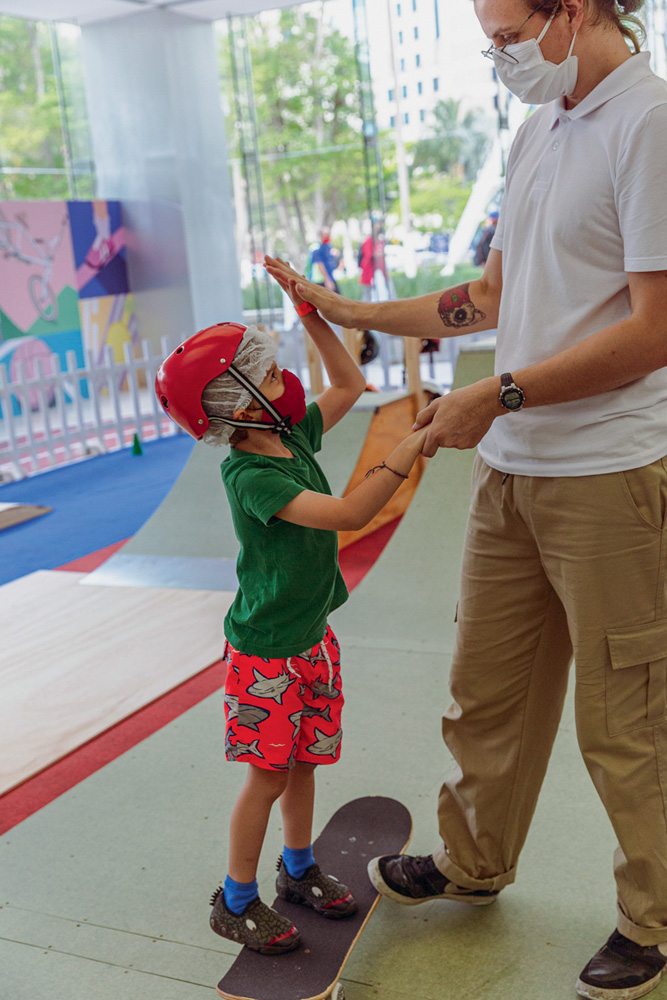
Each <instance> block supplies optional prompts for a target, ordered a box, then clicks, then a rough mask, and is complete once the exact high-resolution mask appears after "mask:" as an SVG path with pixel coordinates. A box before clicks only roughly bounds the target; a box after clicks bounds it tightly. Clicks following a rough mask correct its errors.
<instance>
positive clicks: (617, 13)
mask: <svg viewBox="0 0 667 1000" xmlns="http://www.w3.org/2000/svg"><path fill="white" fill-rule="evenodd" d="M527 5H528V9H529V10H536V9H537V8H538V7H539V8H540V10H541V11H542V12H543V13H544V14H545V16H546V17H551V15H552V14H553V13H554V11H557V10H558V9H559V8H560V6H561V0H547V2H546V3H544V4H542V3H540V0H527ZM643 6H644V0H586V4H585V8H584V9H585V13H584V17H585V18H586V20H587V21H588V23H589V24H593V25H595V24H602V23H603V22H607V24H608V25H609V27H613V28H617V29H618V31H620V33H621V34H622V35H623V37H624V38H625V40H626V42H628V44H629V45H630V47H631V48H632V49H633V51H634V52H639V50H640V49H641V46H642V43H643V42H645V41H646V29H645V27H644V25H643V23H642V22H641V21H640V19H639V18H638V17H636V16H635V15H636V13H637V11H639V10H641V8H642V7H643Z"/></svg>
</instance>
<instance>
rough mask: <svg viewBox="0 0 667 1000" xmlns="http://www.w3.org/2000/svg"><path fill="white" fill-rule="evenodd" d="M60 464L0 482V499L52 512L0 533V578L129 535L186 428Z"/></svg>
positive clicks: (167, 474)
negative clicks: (138, 446) (139, 450)
mask: <svg viewBox="0 0 667 1000" xmlns="http://www.w3.org/2000/svg"><path fill="white" fill-rule="evenodd" d="M142 447H143V454H142V455H133V454H132V449H131V448H124V449H122V450H121V451H115V452H111V453H110V454H108V455H99V456H97V457H95V458H89V459H87V460H86V461H84V462H78V463H77V464H75V465H68V466H61V467H59V468H56V469H52V470H50V471H49V472H45V473H42V474H41V475H37V476H33V477H32V478H29V479H23V480H21V481H20V482H15V483H7V484H6V485H4V486H0V503H24V504H35V505H37V506H43V507H52V508H53V512H52V513H50V514H45V515H44V516H43V517H38V518H35V519H34V520H32V521H25V522H24V523H23V524H17V525H15V526H14V527H11V528H5V529H4V530H3V531H0V584H3V583H8V582H9V581H10V580H15V579H17V578H18V577H20V576H25V575H26V573H32V572H34V571H35V570H38V569H56V568H57V567H58V566H62V565H64V564H65V563H68V562H72V561H73V560H74V559H80V558H81V557H82V556H86V555H89V553H91V552H96V551H97V550H98V549H102V548H104V547H105V546H107V545H113V544H114V543H115V542H120V541H122V540H123V539H125V538H129V537H130V536H131V535H134V533H135V532H136V531H138V529H139V528H140V527H141V525H142V524H143V523H144V522H145V521H146V520H147V519H148V518H149V517H150V516H151V514H152V513H153V511H154V510H155V509H156V507H158V506H159V505H160V504H161V503H162V501H163V500H164V498H165V496H166V495H167V493H168V492H169V490H170V489H171V488H172V486H173V485H174V483H175V482H176V480H177V479H178V477H179V475H180V473H181V471H182V470H183V467H184V466H185V464H186V462H187V460H188V458H189V457H190V454H191V452H192V449H193V447H194V441H193V440H192V438H190V437H188V435H186V434H177V435H175V436H174V437H168V438H161V439H159V440H157V441H149V442H144V444H143V445H142Z"/></svg>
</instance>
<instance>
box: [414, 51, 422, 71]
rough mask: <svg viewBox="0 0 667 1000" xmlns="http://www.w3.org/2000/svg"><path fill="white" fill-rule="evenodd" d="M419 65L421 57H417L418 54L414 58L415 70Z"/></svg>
mask: <svg viewBox="0 0 667 1000" xmlns="http://www.w3.org/2000/svg"><path fill="white" fill-rule="evenodd" d="M421 64H422V57H421V56H420V55H419V53H417V55H416V56H415V66H416V67H417V69H419V67H420V66H421Z"/></svg>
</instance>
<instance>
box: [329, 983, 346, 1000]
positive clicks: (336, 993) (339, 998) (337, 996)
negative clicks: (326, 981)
mask: <svg viewBox="0 0 667 1000" xmlns="http://www.w3.org/2000/svg"><path fill="white" fill-rule="evenodd" d="M330 997H331V1000H345V990H344V989H343V984H342V983H336V985H335V986H334V988H333V989H332V991H331V993H330Z"/></svg>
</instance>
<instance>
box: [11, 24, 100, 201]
mask: <svg viewBox="0 0 667 1000" xmlns="http://www.w3.org/2000/svg"><path fill="white" fill-rule="evenodd" d="M80 36H81V32H80V29H79V28H77V27H75V26H74V25H69V24H67V25H65V24H62V25H58V26H56V25H52V24H49V23H48V22H45V21H28V20H24V19H22V18H21V19H19V18H15V17H9V16H0V58H1V60H2V68H1V69H0V79H1V83H2V87H1V92H0V199H5V198H6V199H12V200H17V201H20V200H22V199H26V200H29V199H33V198H45V199H59V198H90V197H94V194H95V191H94V188H95V179H94V174H93V164H92V155H91V146H90V136H89V131H88V115H87V110H86V103H85V96H84V84H83V73H82V67H81V58H80V53H79V41H80Z"/></svg>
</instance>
